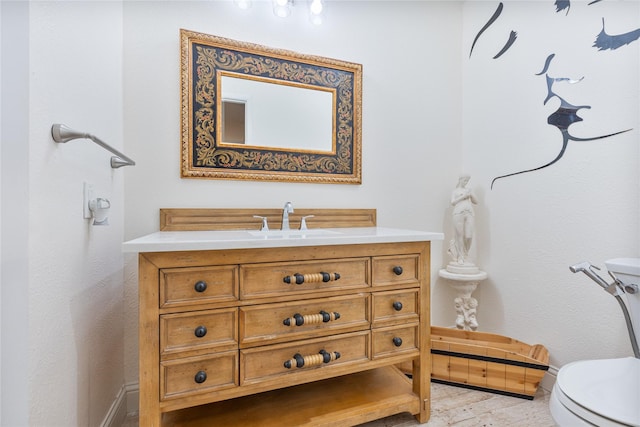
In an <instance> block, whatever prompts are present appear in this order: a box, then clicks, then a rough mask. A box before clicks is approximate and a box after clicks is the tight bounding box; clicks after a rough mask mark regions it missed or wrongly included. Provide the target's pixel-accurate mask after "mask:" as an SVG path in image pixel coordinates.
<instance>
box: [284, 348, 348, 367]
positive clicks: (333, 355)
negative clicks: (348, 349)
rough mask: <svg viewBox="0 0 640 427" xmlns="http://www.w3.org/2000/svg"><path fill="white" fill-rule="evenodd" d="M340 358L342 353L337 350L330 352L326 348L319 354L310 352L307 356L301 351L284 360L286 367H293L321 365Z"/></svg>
mask: <svg viewBox="0 0 640 427" xmlns="http://www.w3.org/2000/svg"><path fill="white" fill-rule="evenodd" d="M338 359H340V353H339V352H337V351H332V352H328V351H325V350H320V352H319V353H318V354H308V355H306V356H303V355H301V354H300V353H296V354H294V355H293V358H291V359H289V360H287V361H286V362H284V367H285V368H287V369H291V368H302V367H304V366H307V367H311V366H319V365H322V364H323V363H329V362H333V361H334V360H338Z"/></svg>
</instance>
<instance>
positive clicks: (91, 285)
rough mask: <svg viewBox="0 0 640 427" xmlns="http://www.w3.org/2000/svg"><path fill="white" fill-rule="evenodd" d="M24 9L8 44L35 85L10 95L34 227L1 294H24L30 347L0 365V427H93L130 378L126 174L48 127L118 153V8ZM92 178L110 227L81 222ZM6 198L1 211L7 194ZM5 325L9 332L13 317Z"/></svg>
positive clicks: (19, 327) (44, 5) (15, 325)
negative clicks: (90, 137) (17, 272)
mask: <svg viewBox="0 0 640 427" xmlns="http://www.w3.org/2000/svg"><path fill="white" fill-rule="evenodd" d="M27 10H28V16H27V17H26V21H25V22H26V23H27V24H28V25H26V26H25V33H24V34H22V35H19V36H16V37H15V38H14V36H13V35H12V42H13V43H15V42H16V41H15V40H20V41H21V42H24V43H20V45H21V47H22V49H23V50H22V51H21V55H25V57H26V58H27V59H28V60H24V59H23V60H22V61H21V62H20V64H21V67H22V69H21V72H22V73H24V74H23V76H25V77H26V78H28V86H27V87H24V86H23V87H21V91H20V92H19V93H18V94H15V95H13V94H12V96H13V102H16V103H17V104H16V105H20V103H22V102H25V103H28V117H21V120H20V121H18V122H16V123H15V125H17V126H18V129H19V131H20V137H21V139H20V140H19V141H15V142H16V143H20V144H21V145H20V146H21V147H22V148H21V149H22V151H23V154H25V155H26V156H28V157H22V158H15V159H14V161H15V162H16V165H17V166H16V167H15V168H16V169H18V170H19V171H21V172H22V173H21V174H18V175H16V176H12V177H11V179H12V181H14V182H12V184H14V185H17V188H19V189H21V190H24V191H28V193H25V196H27V195H28V203H26V204H25V206H24V207H25V212H24V214H25V215H24V216H23V219H22V220H23V221H26V222H27V224H28V228H26V229H24V231H23V235H21V236H20V238H22V241H20V242H18V243H20V244H24V245H25V247H26V248H27V251H28V253H27V256H28V277H21V279H22V280H20V281H15V280H14V281H12V282H9V283H7V282H5V281H4V280H3V286H2V288H3V299H2V301H3V304H4V305H5V307H6V306H9V307H10V305H9V300H8V299H6V298H5V295H4V293H5V290H7V289H8V290H13V289H21V290H23V291H26V292H28V296H27V299H28V301H25V300H22V299H19V300H18V301H16V302H17V303H20V304H21V306H18V308H19V309H20V310H23V312H24V313H23V314H18V315H17V316H16V317H15V318H12V319H10V326H11V328H12V329H13V330H15V332H16V333H21V334H23V337H24V338H23V339H25V340H27V344H26V347H27V348H26V349H22V348H20V347H18V348H17V351H21V350H27V352H26V353H17V354H14V353H9V350H8V349H7V347H6V345H5V346H3V350H6V351H7V353H9V354H14V357H19V358H20V361H19V363H13V364H11V365H9V366H5V365H4V363H5V361H6V359H5V358H4V357H3V371H6V369H5V368H12V369H13V371H11V372H9V376H10V377H7V376H5V375H3V378H2V380H3V398H4V397H5V396H7V399H3V403H6V404H3V420H2V424H3V425H15V426H20V425H31V426H47V427H49V426H70V425H82V426H93V425H99V424H100V422H102V420H103V419H104V417H105V414H106V413H107V411H108V410H109V407H110V405H111V404H112V402H113V401H114V399H115V396H116V395H117V393H118V392H119V391H120V389H121V387H122V384H123V380H124V368H123V367H124V361H123V358H124V344H123V342H124V339H123V328H124V327H123V321H122V318H123V284H122V283H123V278H122V274H123V273H122V266H123V257H122V254H121V250H120V245H121V242H122V240H123V227H124V226H123V219H124V190H123V183H124V181H123V178H124V176H123V174H124V171H123V170H112V169H111V168H110V166H109V158H110V155H109V153H108V152H106V151H105V150H103V149H102V148H100V147H98V146H97V145H95V144H93V143H91V142H89V141H87V140H76V141H72V142H69V143H66V144H56V143H55V142H54V141H53V140H52V137H51V133H50V129H51V125H52V124H53V123H66V124H67V125H69V126H71V127H73V128H77V129H78V130H81V131H85V132H90V133H94V134H96V135H98V136H100V137H101V138H103V139H104V140H105V141H107V142H108V143H111V144H113V145H115V146H117V147H118V146H120V147H121V146H122V144H123V129H122V127H123V117H122V113H123V109H122V85H123V83H122V4H121V3H120V2H31V3H29V4H28V5H27ZM3 12H4V9H3ZM18 17H19V16H15V18H18ZM4 18H5V15H4V13H3V19H4ZM8 18H9V19H11V18H13V17H12V16H9V17H8ZM3 54H4V49H3ZM3 64H6V63H4V62H3ZM8 69H10V67H8V66H7V67H5V68H4V70H3V71H6V70H8ZM3 75H4V73H3ZM4 96H5V91H4V87H3V101H4ZM4 106H5V107H6V104H5V105H4ZM3 113H6V109H5V108H3ZM4 117H5V116H4V114H3V120H4ZM13 125H14V124H13V123H12V128H13ZM3 129H5V127H4V126H3ZM3 137H4V135H3ZM3 160H6V159H5V153H4V139H3ZM18 162H20V163H18ZM4 173H5V170H4V168H3V174H4ZM3 178H4V179H3V183H4V182H5V180H6V179H7V175H6V174H5V176H4V177H3ZM20 180H25V181H20ZM85 180H86V181H89V182H92V183H93V184H94V185H95V188H96V192H97V194H98V195H100V196H104V197H107V198H109V199H110V200H111V202H112V206H113V208H112V210H111V215H110V218H109V220H110V223H111V224H110V226H108V227H91V226H90V225H89V221H88V220H85V219H83V217H82V185H83V181H85ZM3 199H4V200H3V202H4V203H3V206H5V204H6V203H7V199H6V198H5V194H4V192H3ZM3 220H5V216H4V215H3ZM18 225H19V226H20V225H21V224H18ZM5 226H6V227H11V226H12V224H5V223H4V222H3V227H5ZM3 237H4V233H3ZM3 243H4V241H3ZM26 245H28V246H26ZM3 254H6V252H5V251H3ZM5 258H6V257H5V256H3V264H4V262H5ZM3 271H4V269H3ZM5 307H3V311H2V314H3V315H6V314H8V313H7V312H6V311H5ZM26 316H28V322H22V321H21V320H22V319H21V317H26ZM2 324H3V326H5V325H6V326H8V325H9V323H7V319H6V318H5V319H4V321H3V322H2ZM3 338H4V330H3ZM5 344H6V342H5ZM4 373H5V372H3V374H4ZM16 377H19V380H18V379H17V378H16ZM5 386H6V387H5ZM23 387H24V388H25V389H26V392H25V394H26V395H25V394H23V393H22V390H23ZM13 388H15V389H16V391H17V392H18V393H19V394H18V395H17V396H16V398H17V399H20V400H19V401H20V402H21V403H22V405H24V406H20V407H19V408H18V409H17V410H18V411H22V410H23V409H24V408H25V406H26V405H28V413H26V414H25V413H24V412H22V413H18V414H17V415H18V417H13V416H12V415H14V413H15V412H16V410H15V409H13V408H12V407H11V406H9V405H10V404H11V401H10V400H9V396H8V394H9V395H10V394H11V393H12V392H13ZM5 415H6V417H5Z"/></svg>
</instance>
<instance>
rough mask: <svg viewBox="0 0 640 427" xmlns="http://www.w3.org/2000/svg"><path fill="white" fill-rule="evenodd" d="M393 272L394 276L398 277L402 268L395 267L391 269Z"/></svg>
mask: <svg viewBox="0 0 640 427" xmlns="http://www.w3.org/2000/svg"><path fill="white" fill-rule="evenodd" d="M393 272H394V273H395V274H396V276H399V275H401V274H402V267H400V266H399V265H396V266H395V267H393Z"/></svg>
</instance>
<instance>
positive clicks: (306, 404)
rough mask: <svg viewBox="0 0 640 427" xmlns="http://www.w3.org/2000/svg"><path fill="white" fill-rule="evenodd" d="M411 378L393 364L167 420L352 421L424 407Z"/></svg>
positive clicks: (192, 426) (202, 425)
mask: <svg viewBox="0 0 640 427" xmlns="http://www.w3.org/2000/svg"><path fill="white" fill-rule="evenodd" d="M420 404H421V403H420V400H419V398H418V396H417V395H416V394H415V393H414V392H413V384H412V381H411V380H410V379H409V378H407V377H406V376H405V375H404V374H403V373H402V372H400V370H398V369H397V368H396V367H394V366H386V367H382V368H377V369H372V370H369V371H364V372H358V373H355V374H350V375H344V376H340V377H336V378H331V379H326V380H321V381H316V382H313V383H308V384H302V385H298V386H293V387H287V388H282V389H278V390H273V391H268V392H265V393H259V394H254V395H250V396H246V397H240V398H236V399H231V400H225V401H221V402H216V403H211V404H207V405H201V406H196V407H193V408H187V409H181V410H177V411H173V412H167V413H164V414H163V417H162V425H163V426H173V427H209V426H212V425H220V426H256V425H260V426H263V427H269V426H274V427H275V426H277V427H280V426H324V425H327V426H335V425H340V426H347V425H356V424H361V423H365V422H368V421H373V420H376V419H379V418H383V417H385V416H389V415H393V414H397V413H401V412H409V413H411V414H417V413H419V412H420Z"/></svg>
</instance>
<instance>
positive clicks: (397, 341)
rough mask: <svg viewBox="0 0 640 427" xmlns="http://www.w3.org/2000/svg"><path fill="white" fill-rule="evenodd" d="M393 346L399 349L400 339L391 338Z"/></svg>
mask: <svg viewBox="0 0 640 427" xmlns="http://www.w3.org/2000/svg"><path fill="white" fill-rule="evenodd" d="M393 345H395V346H396V347H400V346H401V345H402V338H400V337H394V338H393Z"/></svg>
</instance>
